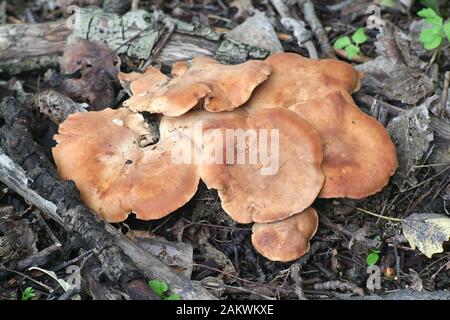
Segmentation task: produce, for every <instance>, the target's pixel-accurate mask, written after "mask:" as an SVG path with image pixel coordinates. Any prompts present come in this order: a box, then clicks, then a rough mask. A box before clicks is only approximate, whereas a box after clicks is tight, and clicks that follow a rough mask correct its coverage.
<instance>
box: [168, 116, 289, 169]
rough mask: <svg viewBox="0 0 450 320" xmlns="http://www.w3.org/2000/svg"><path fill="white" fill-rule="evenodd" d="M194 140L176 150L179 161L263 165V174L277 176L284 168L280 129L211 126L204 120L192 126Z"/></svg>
mask: <svg viewBox="0 0 450 320" xmlns="http://www.w3.org/2000/svg"><path fill="white" fill-rule="evenodd" d="M192 130H193V131H192V134H191V135H190V137H192V140H190V141H191V142H192V143H179V144H177V145H176V146H175V148H174V149H173V150H172V161H173V162H174V163H175V164H206V165H208V164H227V165H234V164H238V165H245V164H248V165H259V166H260V169H259V172H260V174H261V175H275V174H276V173H277V172H278V170H279V167H280V133H279V130H278V129H246V130H244V129H209V130H203V122H201V121H198V122H196V123H195V124H194V125H193V127H192Z"/></svg>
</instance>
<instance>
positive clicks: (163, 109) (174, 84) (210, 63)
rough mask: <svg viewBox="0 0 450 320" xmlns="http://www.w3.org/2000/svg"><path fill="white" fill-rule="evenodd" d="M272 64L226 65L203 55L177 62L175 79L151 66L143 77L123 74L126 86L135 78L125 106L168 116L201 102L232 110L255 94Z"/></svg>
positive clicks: (211, 108) (211, 107) (214, 109)
mask: <svg viewBox="0 0 450 320" xmlns="http://www.w3.org/2000/svg"><path fill="white" fill-rule="evenodd" d="M270 71H271V67H270V65H269V64H268V63H266V62H264V61H257V60H250V61H247V62H245V63H242V64H239V65H232V66H230V65H222V64H220V63H219V62H217V61H216V60H214V59H211V58H206V57H199V58H194V59H193V60H192V64H191V66H190V67H188V66H187V64H186V63H184V62H180V63H177V64H175V65H174V69H173V71H172V74H173V75H174V78H172V79H170V78H169V77H167V76H165V75H164V74H162V73H161V72H160V71H159V70H158V69H156V68H154V67H149V68H148V69H147V70H146V72H145V73H144V74H143V75H142V77H136V74H135V73H132V74H131V75H125V74H120V76H119V79H122V82H123V83H124V87H126V86H127V83H128V81H129V80H130V79H131V80H132V82H131V83H130V90H131V92H132V93H133V95H132V96H131V97H130V98H129V99H128V100H127V101H125V102H124V106H127V107H129V108H130V109H131V110H133V111H149V112H152V113H162V114H164V115H167V116H174V117H176V116H180V115H182V114H184V113H186V112H187V111H189V110H190V109H192V108H194V107H195V106H197V105H199V104H201V103H202V104H203V107H204V108H205V109H206V110H208V111H212V112H219V111H231V110H233V109H235V108H237V107H239V106H241V105H242V104H243V103H245V102H246V101H247V100H248V99H249V98H250V96H251V94H252V92H253V90H254V89H255V87H256V86H258V85H259V84H260V83H261V82H263V81H264V80H266V79H267V77H268V75H269V74H270Z"/></svg>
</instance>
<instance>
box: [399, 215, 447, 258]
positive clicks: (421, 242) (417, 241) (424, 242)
mask: <svg viewBox="0 0 450 320" xmlns="http://www.w3.org/2000/svg"><path fill="white" fill-rule="evenodd" d="M403 234H404V235H405V237H406V239H408V242H409V244H410V245H411V247H412V248H413V249H416V248H417V249H419V250H420V251H421V252H422V253H423V254H425V255H426V256H427V257H428V258H431V256H432V255H433V254H435V253H440V252H443V251H444V248H443V246H442V245H443V243H444V242H445V241H448V240H449V239H450V218H449V217H446V216H445V215H443V214H437V213H414V214H412V215H410V216H409V217H407V218H406V219H405V222H403Z"/></svg>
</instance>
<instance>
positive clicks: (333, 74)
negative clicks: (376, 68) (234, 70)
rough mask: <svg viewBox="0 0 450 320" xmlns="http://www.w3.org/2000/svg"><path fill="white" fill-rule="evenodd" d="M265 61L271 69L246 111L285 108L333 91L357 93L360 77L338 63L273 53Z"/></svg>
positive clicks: (358, 73)
mask: <svg viewBox="0 0 450 320" xmlns="http://www.w3.org/2000/svg"><path fill="white" fill-rule="evenodd" d="M265 61H266V62H268V63H270V65H271V66H272V73H271V74H270V77H269V79H267V81H265V82H264V83H262V84H261V85H260V86H258V88H256V90H255V91H254V92H253V94H252V97H251V98H250V100H249V101H248V102H247V103H246V106H248V107H251V108H256V109H261V108H278V107H279V108H287V107H290V106H291V105H293V104H295V103H299V102H304V101H309V100H313V99H317V98H320V97H323V96H325V95H327V94H328V93H330V92H332V91H335V90H343V91H346V92H354V91H358V90H359V88H360V85H361V78H362V74H361V73H360V72H358V71H357V70H355V69H354V68H353V67H352V66H351V65H350V64H348V63H345V62H342V61H338V60H331V59H320V60H316V59H309V58H304V57H302V56H300V55H298V54H295V53H277V54H274V55H271V56H270V57H268V58H267V59H266V60H265Z"/></svg>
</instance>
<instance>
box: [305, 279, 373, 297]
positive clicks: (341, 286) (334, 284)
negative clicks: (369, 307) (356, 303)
mask: <svg viewBox="0 0 450 320" xmlns="http://www.w3.org/2000/svg"><path fill="white" fill-rule="evenodd" d="M313 287H314V289H315V290H325V291H335V290H339V291H351V292H352V293H354V294H357V295H359V296H364V290H363V289H362V288H359V287H357V286H356V285H354V284H353V283H348V282H344V281H339V280H335V281H327V282H323V283H316V284H314V286H313Z"/></svg>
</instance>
